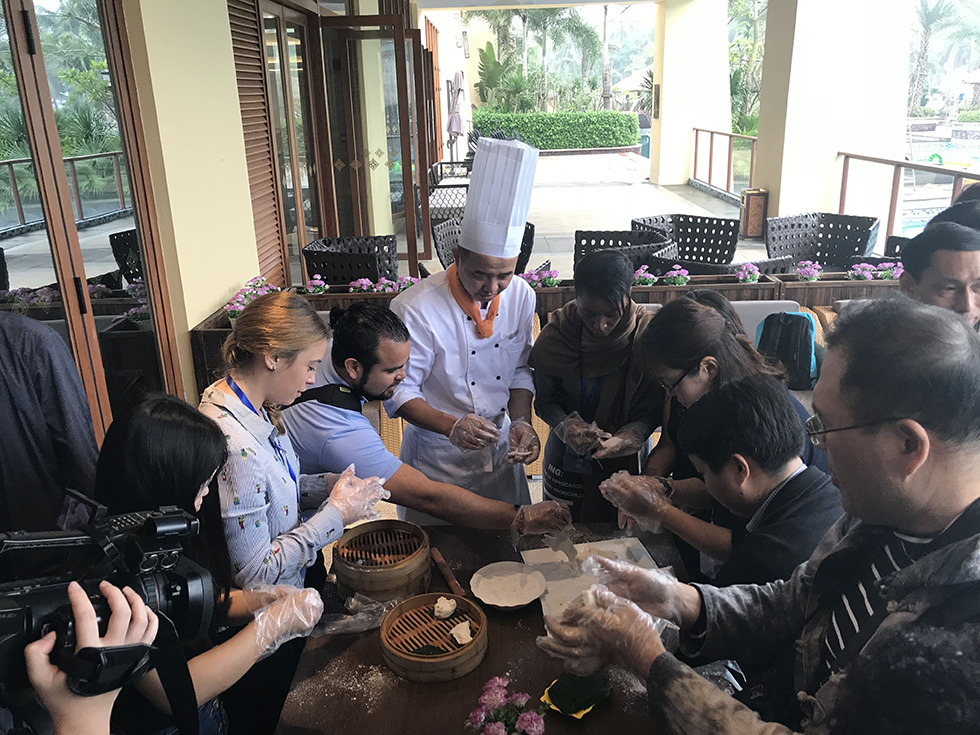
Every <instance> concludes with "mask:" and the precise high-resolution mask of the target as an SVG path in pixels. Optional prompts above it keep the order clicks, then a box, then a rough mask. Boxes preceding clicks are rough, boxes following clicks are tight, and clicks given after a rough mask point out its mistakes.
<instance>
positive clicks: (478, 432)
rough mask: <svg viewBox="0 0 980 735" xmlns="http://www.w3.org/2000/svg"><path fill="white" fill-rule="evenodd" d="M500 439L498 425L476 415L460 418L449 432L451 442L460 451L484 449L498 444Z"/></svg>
mask: <svg viewBox="0 0 980 735" xmlns="http://www.w3.org/2000/svg"><path fill="white" fill-rule="evenodd" d="M499 439H500V429H498V428H497V425H496V424H495V423H493V421H490V420H489V419H485V418H483V417H482V416H477V415H476V414H475V413H468V414H466V415H465V416H460V417H459V418H458V419H456V423H455V424H453V428H452V429H450V431H449V441H450V442H452V445H453V446H454V447H459V448H460V449H483V447H488V446H490V445H491V444H496V443H497V441H498V440H499Z"/></svg>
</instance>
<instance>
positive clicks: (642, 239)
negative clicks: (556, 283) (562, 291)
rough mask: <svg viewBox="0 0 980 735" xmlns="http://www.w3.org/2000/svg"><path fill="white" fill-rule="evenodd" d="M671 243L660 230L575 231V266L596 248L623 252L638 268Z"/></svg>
mask: <svg viewBox="0 0 980 735" xmlns="http://www.w3.org/2000/svg"><path fill="white" fill-rule="evenodd" d="M671 245H672V243H671V242H670V239H669V238H668V236H667V234H666V233H664V232H663V231H662V230H653V229H649V230H642V231H641V230H606V231H589V230H576V231H575V266H576V267H577V266H578V262H579V261H580V260H581V259H582V258H584V257H585V256H586V255H588V254H589V253H592V252H595V251H597V250H616V251H618V252H621V253H625V254H626V255H627V256H628V257H629V259H630V260H631V261H632V262H633V267H634V268H639V267H640V266H641V265H643V264H644V263H646V262H647V259H648V258H649V257H650V256H654V255H659V254H660V252H661V251H664V250H667V249H668V248H669V247H670V246H671Z"/></svg>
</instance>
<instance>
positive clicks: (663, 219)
mask: <svg viewBox="0 0 980 735" xmlns="http://www.w3.org/2000/svg"><path fill="white" fill-rule="evenodd" d="M632 227H633V229H634V230H637V231H645V230H659V231H661V232H663V233H665V234H666V235H667V237H668V239H670V241H671V242H673V243H674V244H675V245H676V246H677V254H676V259H678V260H680V261H682V262H681V264H682V265H683V266H684V267H685V268H687V269H688V270H690V268H688V265H689V264H694V263H713V264H715V265H727V264H729V263H731V262H732V259H733V258H734V257H735V248H736V246H737V245H738V228H739V221H738V220H737V219H722V218H720V217H699V216H696V215H690V214H659V215H656V216H653V217H637V218H636V219H634V220H633V222H632ZM692 272H693V271H692ZM723 272H726V273H727V272H728V271H723Z"/></svg>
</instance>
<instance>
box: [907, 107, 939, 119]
mask: <svg viewBox="0 0 980 735" xmlns="http://www.w3.org/2000/svg"><path fill="white" fill-rule="evenodd" d="M935 116H936V111H935V110H934V109H932V108H931V107H916V108H915V109H914V110H912V112H911V113H910V117H935Z"/></svg>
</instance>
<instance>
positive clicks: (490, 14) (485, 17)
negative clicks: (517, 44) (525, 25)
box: [463, 10, 517, 59]
mask: <svg viewBox="0 0 980 735" xmlns="http://www.w3.org/2000/svg"><path fill="white" fill-rule="evenodd" d="M516 14H517V11H515V10H468V11H466V12H464V13H463V21H464V22H468V21H469V20H470V19H471V18H479V19H480V20H482V21H483V22H484V23H486V24H487V25H488V26H490V30H492V31H493V33H494V36H496V38H497V55H498V56H499V57H500V58H501V59H502V58H504V57H505V56H509V55H510V53H511V52H512V51H513V50H514V35H513V33H512V32H511V28H512V27H513V24H514V16H515V15H516Z"/></svg>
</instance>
